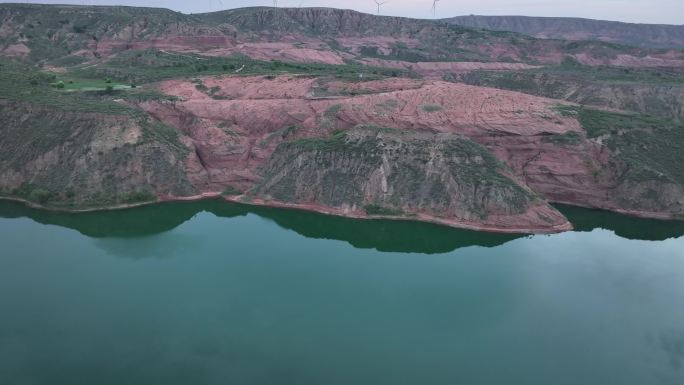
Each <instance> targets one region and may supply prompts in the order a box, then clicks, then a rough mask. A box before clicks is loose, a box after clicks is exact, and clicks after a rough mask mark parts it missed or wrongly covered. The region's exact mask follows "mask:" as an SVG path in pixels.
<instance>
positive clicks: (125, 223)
mask: <svg viewBox="0 0 684 385" xmlns="http://www.w3.org/2000/svg"><path fill="white" fill-rule="evenodd" d="M559 209H560V210H561V211H562V212H563V213H564V214H565V215H566V216H567V217H568V218H569V219H570V221H571V222H572V223H573V224H574V225H575V227H576V229H577V231H591V230H593V229H595V228H603V229H608V230H612V231H614V232H615V233H616V234H617V235H619V236H621V237H623V238H628V239H640V240H664V239H667V238H673V237H679V236H682V235H684V222H676V221H657V220H644V219H639V218H631V217H626V216H623V215H618V214H612V213H607V212H603V211H597V210H588V209H582V208H575V207H569V206H559ZM201 212H209V213H211V214H213V215H215V216H217V217H221V218H234V217H240V216H246V215H248V214H254V215H258V216H260V217H262V218H265V219H267V220H270V221H272V222H274V223H276V224H277V225H279V226H280V227H282V228H284V229H288V230H292V231H295V232H297V233H298V234H300V235H303V236H305V237H308V238H316V239H332V240H340V241H345V242H348V243H349V244H351V245H352V246H354V247H356V248H363V249H376V250H379V251H386V252H404V253H425V254H435V253H446V252H450V251H453V250H456V249H459V248H462V247H469V246H482V247H495V246H499V245H502V244H504V243H506V242H509V241H511V240H513V239H517V238H521V237H523V236H522V235H510V234H491V233H484V232H474V231H465V230H457V229H452V228H448V227H444V226H438V225H433V224H426V223H418V222H410V221H389V220H372V221H366V220H355V219H350V218H342V217H333V216H327V215H321V214H317V213H311V212H304V211H297V210H286V209H273V208H266V207H253V206H246V205H240V204H234V203H228V202H224V201H222V200H208V201H202V202H176V203H165V204H160V205H152V206H145V207H139V208H134V209H128V210H117V211H104V212H91V213H79V214H70V213H59V212H49V211H43V210H36V209H32V208H29V207H26V206H25V205H22V204H20V203H16V202H9V201H0V217H2V218H19V217H27V218H30V219H32V220H34V221H36V222H38V223H42V224H49V225H56V226H62V227H66V228H70V229H74V230H76V231H78V232H80V233H81V234H83V235H86V236H88V237H92V238H109V239H111V238H141V237H146V236H151V235H156V234H161V233H165V232H168V231H170V230H173V229H174V228H176V227H177V226H180V225H181V224H183V223H184V222H186V221H188V220H190V219H192V218H193V217H194V216H195V215H197V214H198V213H201Z"/></svg>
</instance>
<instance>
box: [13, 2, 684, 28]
mask: <svg viewBox="0 0 684 385" xmlns="http://www.w3.org/2000/svg"><path fill="white" fill-rule="evenodd" d="M380 1H387V4H385V5H383V6H382V14H385V15H396V16H409V17H420V18H430V17H432V11H431V6H432V0H380ZM10 2H21V1H17V0H14V1H3V0H0V3H10ZM33 2H38V3H45V4H64V3H69V4H96V5H111V4H121V5H138V6H148V7H164V8H171V9H175V10H177V11H181V12H185V13H192V12H208V11H215V10H219V9H226V8H238V7H247V6H255V5H272V4H273V1H272V0H166V1H162V0H151V1H141V0H77V1H69V0H57V1H52V0H46V1H33ZM278 3H279V5H280V6H283V7H298V6H302V7H313V6H318V7H336V8H351V9H356V10H358V11H362V12H373V13H375V12H376V6H375V2H374V0H344V1H340V0H278ZM468 14H476V15H527V16H571V17H588V18H593V19H604V20H619V21H628V22H641V23H665V24H684V0H518V1H508V0H440V2H439V3H438V16H439V17H449V16H458V15H468Z"/></svg>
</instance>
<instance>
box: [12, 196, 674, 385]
mask: <svg viewBox="0 0 684 385" xmlns="http://www.w3.org/2000/svg"><path fill="white" fill-rule="evenodd" d="M560 209H561V210H562V211H563V212H564V213H565V214H566V215H567V216H568V218H570V220H571V221H572V222H573V223H574V224H575V225H576V227H577V230H576V231H574V232H568V233H564V234H556V235H540V236H515V235H497V234H487V233H476V232H470V231H461V230H455V229H450V228H445V227H440V226H436V225H431V224H421V223H414V222H395V221H359V220H352V219H346V218H337V217H328V216H323V215H319V214H315V213H307V212H299V211H290V210H281V209H267V208H258V207H247V206H242V205H237V204H230V203H226V202H222V201H204V202H192V203H168V204H163V205H155V206H147V207H141V208H135V209H130V210H124V211H112V212H100V213H84V214H64V213H53V212H45V211H39V210H34V209H30V208H26V207H24V206H22V205H20V204H17V203H13V202H0V242H1V244H2V252H1V253H0V384H3V385H4V384H7V385H34V384H35V385H80V384H83V385H129V384H130V385H156V384H159V385H188V384H191V385H205V384H211V385H214V384H217V385H218V384H221V385H224V384H231V385H241V384H259V385H260V384H264V385H265V384H269V385H281V384H292V385H337V384H340V385H385V384H387V385H390V384H392V385H403V384H406V385H409V384H410V385H441V384H444V385H447V384H448V385H454V384H464V385H477V384H514V385H526V384H530V385H539V384H554V385H564V384H568V385H578V384H581V385H593V384H596V385H610V384H616V385H631V384H634V385H649V384H668V385H669V384H684V222H662V221H653V220H641V219H635V218H629V217H625V216H620V215H616V214H609V213H605V212H600V211H593V210H586V209H578V208H570V207H560Z"/></svg>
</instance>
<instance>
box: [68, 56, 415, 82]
mask: <svg viewBox="0 0 684 385" xmlns="http://www.w3.org/2000/svg"><path fill="white" fill-rule="evenodd" d="M72 73H73V75H74V76H79V77H83V78H90V79H93V78H95V79H99V78H112V79H117V80H119V81H122V82H135V83H150V82H155V81H159V80H164V79H172V78H184V77H193V76H198V75H202V76H206V75H240V76H253V75H264V76H270V77H272V78H274V76H275V75H279V74H304V75H307V76H335V77H338V78H340V79H358V78H359V74H368V75H376V76H380V77H389V76H408V73H407V72H406V71H399V70H395V69H387V68H375V67H367V66H361V65H357V64H346V65H329V64H319V63H284V62H280V61H262V60H254V59H251V58H249V57H247V56H243V55H233V56H230V57H211V56H202V55H194V54H177V53H171V52H161V51H156V50H145V51H126V52H122V53H120V54H119V55H117V56H116V57H114V58H112V59H111V60H109V61H108V62H106V63H104V64H102V65H98V66H96V67H89V68H81V69H79V68H75V69H73V71H72Z"/></svg>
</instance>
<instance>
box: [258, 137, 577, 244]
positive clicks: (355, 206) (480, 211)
mask: <svg viewBox="0 0 684 385" xmlns="http://www.w3.org/2000/svg"><path fill="white" fill-rule="evenodd" d="M260 171H261V173H262V174H263V175H264V180H263V181H262V182H261V183H260V184H259V185H257V186H256V187H255V188H254V190H253V194H254V195H255V196H256V197H257V198H261V199H265V200H270V199H275V200H277V201H280V202H286V203H295V204H298V205H317V204H319V205H325V206H329V207H332V208H333V209H337V210H342V211H344V212H347V213H359V212H361V213H366V214H369V215H382V216H392V217H408V218H410V217H412V216H417V215H421V216H422V217H423V219H428V218H436V219H440V220H441V221H443V222H450V223H452V224H454V225H461V226H469V227H477V226H481V227H486V228H489V229H491V230H498V231H507V230H508V231H511V230H516V229H520V228H527V229H530V230H532V231H541V232H544V231H554V230H555V231H557V230H563V229H567V228H569V224H568V223H567V220H566V219H565V218H564V217H563V216H562V215H561V214H560V213H558V212H556V211H555V210H554V209H553V208H551V207H549V206H548V205H547V204H546V203H545V202H544V201H543V200H541V199H540V198H539V197H538V196H537V195H536V194H535V193H534V192H532V191H531V190H529V189H528V188H526V187H524V186H522V185H520V184H519V183H518V182H517V181H516V180H514V179H513V178H512V177H511V176H510V175H506V169H505V167H504V166H503V164H501V163H500V162H499V161H498V160H497V159H496V158H495V157H494V156H493V155H492V154H491V153H489V152H488V151H487V150H486V149H485V148H484V147H482V146H480V145H478V144H476V143H475V142H473V141H471V140H470V139H468V138H466V137H463V136H459V135H455V134H433V133H427V132H416V131H402V130H393V129H380V128H375V127H357V128H354V129H352V130H350V131H347V132H345V133H341V134H338V135H336V136H334V137H332V138H327V139H320V138H313V139H301V140H296V141H290V142H284V143H282V144H281V145H279V146H278V148H277V150H276V151H275V153H274V154H273V156H272V158H271V159H270V160H269V162H268V163H267V164H266V165H265V166H264V167H263V168H262V169H261V170H260Z"/></svg>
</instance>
